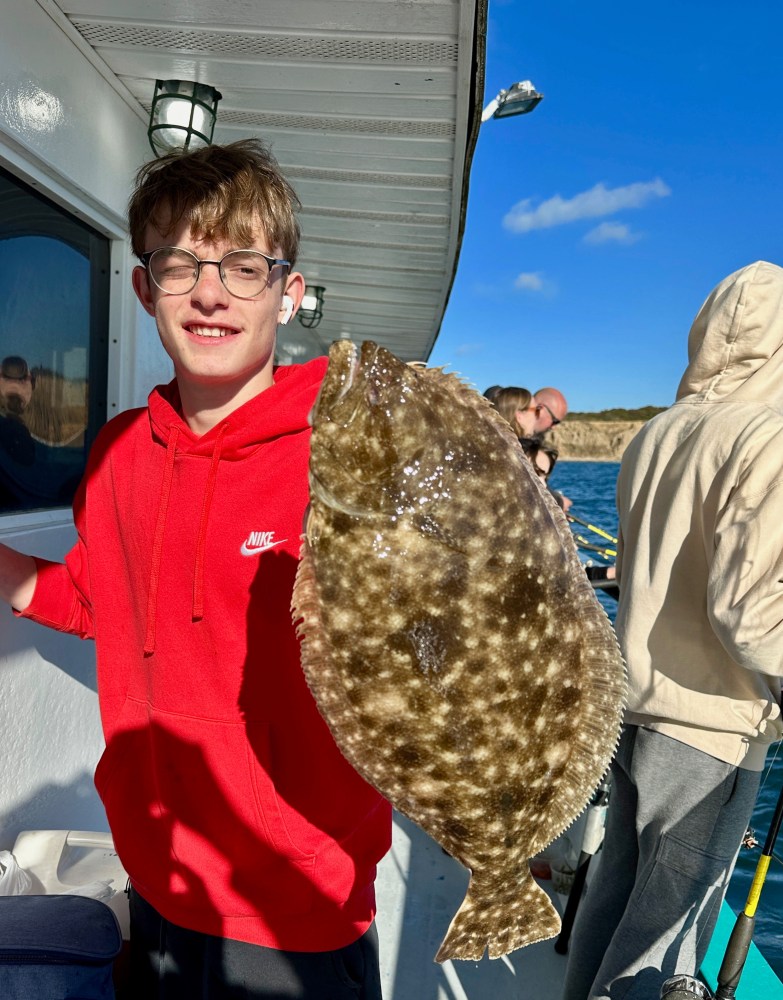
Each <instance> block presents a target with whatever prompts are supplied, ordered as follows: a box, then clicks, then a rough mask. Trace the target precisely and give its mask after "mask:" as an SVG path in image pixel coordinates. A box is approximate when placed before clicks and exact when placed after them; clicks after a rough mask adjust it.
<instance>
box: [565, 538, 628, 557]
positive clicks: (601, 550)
mask: <svg viewBox="0 0 783 1000" xmlns="http://www.w3.org/2000/svg"><path fill="white" fill-rule="evenodd" d="M574 541H575V542H576V544H577V545H578V546H579V548H580V549H588V550H589V551H590V552H597V553H598V554H599V555H600V556H603V557H604V559H614V558H615V556H616V555H617V550H616V549H608V548H606V547H605V546H603V545H593V543H592V542H588V540H587V539H586V538H585V537H584V536H583V535H577V534H576V533H575V534H574Z"/></svg>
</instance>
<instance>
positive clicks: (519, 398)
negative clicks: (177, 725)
mask: <svg viewBox="0 0 783 1000" xmlns="http://www.w3.org/2000/svg"><path fill="white" fill-rule="evenodd" d="M491 402H492V405H493V406H494V407H495V409H496V410H497V411H498V413H499V414H500V415H501V417H503V419H504V420H505V421H506V423H507V424H509V425H510V426H511V429H512V430H513V431H514V433H515V434H516V435H517V437H519V436H520V435H521V434H523V433H524V431H523V430H522V428H521V427H520V426H519V423H518V422H517V410H527V409H528V407H529V406H530V404H531V403H532V402H533V394H532V393H531V392H529V391H528V390H527V389H521V388H520V387H519V386H517V385H507V386H504V387H503V388H502V389H498V391H497V392H496V393H495V395H494V397H493V399H492V400H491Z"/></svg>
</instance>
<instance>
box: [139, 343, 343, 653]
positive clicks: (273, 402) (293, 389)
mask: <svg viewBox="0 0 783 1000" xmlns="http://www.w3.org/2000/svg"><path fill="white" fill-rule="evenodd" d="M327 363H328V362H327V359H326V358H316V359H315V360H313V361H310V362H309V363H308V364H305V365H291V366H288V367H284V368H283V367H281V368H276V369H275V371H274V375H273V377H274V384H273V385H271V386H270V387H269V388H268V389H265V390H264V391H263V392H260V393H259V394H258V395H257V396H254V397H253V399H250V400H248V402H247V403H245V404H244V406H240V407H239V408H238V409H236V410H234V411H233V413H231V414H229V416H227V417H226V418H225V419H224V420H221V421H220V423H218V424H216V425H215V426H214V427H213V428H212V429H211V430H209V431H208V432H207V433H206V434H202V435H201V436H198V435H196V434H194V433H193V431H192V430H191V429H190V427H189V426H188V424H187V423H186V422H185V420H184V418H183V416H182V403H181V401H180V396H179V388H178V387H177V382H176V379H175V380H174V381H173V382H170V383H169V384H168V385H165V386H156V388H155V389H153V390H152V392H151V393H150V396H149V415H150V425H151V429H152V437H153V440H154V441H156V442H157V443H158V444H160V445H161V446H162V447H164V448H165V449H166V460H165V465H164V469H163V479H162V482H161V487H160V497H159V501H158V513H157V518H156V523H155V535H154V537H153V542H152V562H151V571H150V581H149V588H148V591H147V629H146V638H145V641H144V652H145V654H146V655H151V654H152V653H154V652H155V648H156V632H157V623H158V611H159V606H158V605H159V585H160V579H161V561H162V558H163V556H162V553H163V539H164V533H165V531H166V523H167V520H168V509H169V499H170V497H171V491H172V483H173V479H174V469H175V465H176V462H177V458H178V456H179V457H180V458H181V457H182V456H187V457H189V458H190V457H195V458H203V459H205V460H208V461H209V471H208V474H207V479H206V486H205V488H204V494H203V500H202V502H201V514H200V517H199V523H198V534H197V541H196V554H195V565H194V567H193V599H192V610H191V619H192V620H193V621H194V622H198V621H201V620H202V619H203V617H204V552H205V548H206V542H207V531H208V529H209V522H210V515H211V513H212V501H213V496H214V493H215V487H216V484H217V479H218V474H219V469H220V463H221V462H238V461H242V460H243V459H247V458H249V457H251V456H252V454H253V453H254V452H255V451H257V450H258V449H259V448H261V447H262V446H263V445H265V444H268V443H269V442H271V441H273V440H275V439H277V438H281V437H285V436H286V435H290V434H298V433H301V432H302V431H304V430H307V429H308V417H309V415H310V409H311V408H312V405H313V402H314V400H315V396H316V393H317V391H318V388H319V386H320V383H321V380H322V378H323V376H324V373H325V371H326V366H327Z"/></svg>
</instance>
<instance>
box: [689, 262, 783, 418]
mask: <svg viewBox="0 0 783 1000" xmlns="http://www.w3.org/2000/svg"><path fill="white" fill-rule="evenodd" d="M685 397H688V402H692V403H699V402H703V403H714V402H719V401H722V400H728V399H731V401H732V402H735V401H736V402H741V401H744V402H750V401H756V402H763V403H767V404H768V405H771V406H776V407H780V408H783V268H781V267H778V266H777V265H776V264H769V263H768V262H767V261H764V260H760V261H756V263H755V264H748V265H747V267H743V268H740V270H739V271H735V272H734V274H730V275H729V276H728V277H727V278H724V280H723V281H721V283H720V284H719V285H718V286H717V287H716V288H715V289H713V291H712V292H711V293H710V295H709V296H708V297H707V300H706V301H705V303H704V305H703V306H702V307H701V309H700V310H699V313H698V315H697V316H696V319H695V320H694V321H693V326H692V327H691V332H690V335H689V337H688V367H687V368H686V370H685V374H684V375H683V377H682V380H681V382H680V385H679V388H678V390H677V399H678V400H681V399H684V398H685Z"/></svg>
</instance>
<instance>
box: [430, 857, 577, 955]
mask: <svg viewBox="0 0 783 1000" xmlns="http://www.w3.org/2000/svg"><path fill="white" fill-rule="evenodd" d="M559 931H560V916H559V914H558V912H557V910H556V909H555V907H554V906H553V905H552V901H551V900H550V898H549V896H548V895H547V894H546V892H544V890H543V889H542V888H541V887H540V886H539V885H538V884H537V883H536V882H535V881H534V880H533V879H532V878H531V877H530V875H527V876H525V877H524V878H523V879H522V881H521V882H518V883H517V884H516V885H515V886H512V887H508V886H500V887H499V886H498V885H497V884H496V883H495V882H494V881H493V882H492V883H490V882H486V881H485V882H483V884H482V880H481V879H480V878H477V877H476V876H475V875H473V876H472V877H471V880H470V884H469V885H468V891H467V893H466V894H465V899H464V900H463V901H462V906H460V908H459V910H457V912H456V914H455V916H454V919H453V920H452V921H451V926H450V927H449V930H448V933H447V934H446V937H445V938H444V939H443V943H442V944H441V946H440V948H439V949H438V954H437V955H436V956H435V961H436V962H446V961H447V960H448V959H450V958H461V959H469V960H471V961H474V962H478V961H479V960H480V959H481V958H482V957H483V955H484V952H485V951H486V950H487V949H489V957H490V958H500V956H501V955H506V954H508V953H509V952H511V951H515V950H516V949H517V948H522V947H523V946H524V945H527V944H533V943H534V942H535V941H545V940H546V939H547V938H551V937H554V936H555V935H556V934H558V933H559Z"/></svg>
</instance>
